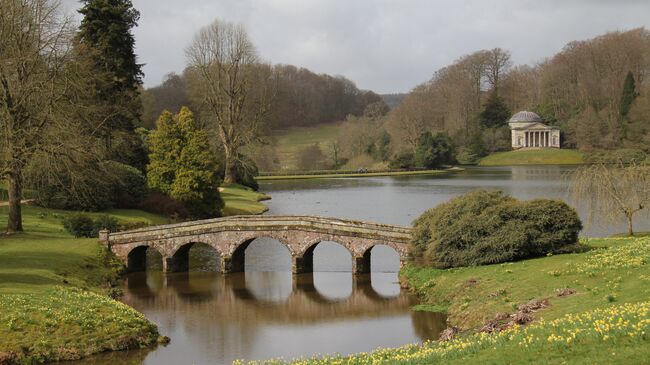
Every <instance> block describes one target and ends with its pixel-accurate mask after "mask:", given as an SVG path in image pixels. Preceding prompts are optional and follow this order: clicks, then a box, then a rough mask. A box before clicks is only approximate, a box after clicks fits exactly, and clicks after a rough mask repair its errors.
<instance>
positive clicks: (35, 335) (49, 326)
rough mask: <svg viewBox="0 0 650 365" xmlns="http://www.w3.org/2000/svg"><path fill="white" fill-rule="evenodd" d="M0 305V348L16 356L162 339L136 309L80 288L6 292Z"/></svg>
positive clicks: (66, 355) (43, 357)
mask: <svg viewBox="0 0 650 365" xmlns="http://www.w3.org/2000/svg"><path fill="white" fill-rule="evenodd" d="M0 308H2V311H0V349H2V351H5V353H9V354H10V355H11V356H12V357H14V360H15V361H16V362H18V361H19V360H21V359H27V358H29V359H30V360H36V361H39V362H41V361H52V360H72V359H78V358H81V357H83V356H86V355H88V354H92V353H97V352H102V351H108V350H124V349H129V348H138V347H143V346H146V345H150V344H152V343H154V342H155V341H156V340H157V339H158V330H157V328H156V326H155V325H153V324H152V323H151V322H149V321H148V320H147V319H146V318H145V317H144V316H143V315H142V314H141V313H139V312H138V311H136V310H135V309H133V308H131V307H129V306H128V305H126V304H123V303H120V302H118V301H115V300H113V299H111V298H109V297H107V296H103V295H99V294H96V293H93V292H89V291H84V290H81V289H76V288H70V287H55V288H54V289H50V290H47V291H45V292H42V293H31V294H6V295H2V296H0ZM6 356H9V355H6Z"/></svg>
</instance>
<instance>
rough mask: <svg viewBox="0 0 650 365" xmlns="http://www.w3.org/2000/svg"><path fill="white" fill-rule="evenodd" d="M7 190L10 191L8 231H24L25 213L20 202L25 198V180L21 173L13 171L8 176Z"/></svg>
mask: <svg viewBox="0 0 650 365" xmlns="http://www.w3.org/2000/svg"><path fill="white" fill-rule="evenodd" d="M7 191H8V192H9V221H8V222H7V233H16V232H22V231H23V215H22V211H21V205H20V202H21V200H22V199H23V181H22V176H21V175H20V173H12V174H10V175H9V177H8V178H7Z"/></svg>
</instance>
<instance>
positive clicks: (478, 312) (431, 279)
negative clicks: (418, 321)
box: [257, 237, 650, 364]
mask: <svg viewBox="0 0 650 365" xmlns="http://www.w3.org/2000/svg"><path fill="white" fill-rule="evenodd" d="M586 244H587V245H589V246H591V247H592V248H593V249H592V250H591V251H589V252H585V253H579V254H566V255H555V256H548V257H544V258H539V259H533V260H525V261H520V262H516V263H509V264H501V265H489V266H480V267H469V268H458V269H450V270H437V269H429V268H417V267H415V266H408V267H406V268H405V269H404V270H403V271H402V273H401V278H402V280H404V281H405V282H407V283H408V285H409V286H410V287H411V288H412V290H413V291H414V292H415V293H416V294H417V295H418V296H420V298H421V299H422V302H423V304H422V305H420V306H418V307H417V308H416V309H418V310H435V311H441V310H442V311H446V312H447V313H448V316H449V317H448V318H449V324H450V325H451V326H458V327H460V329H461V331H462V332H461V333H460V335H458V336H457V337H456V338H454V339H453V340H450V341H445V342H429V343H425V344H423V345H410V346H405V347H401V348H395V349H378V350H376V351H374V352H371V353H363V354H357V355H352V356H344V357H341V356H336V355H335V356H329V357H318V358H313V359H302V360H296V361H294V362H293V363H295V364H438V363H440V364H461V363H463V364H478V363H481V364H519V363H535V364H559V363H570V364H594V363H611V364H630V363H644V362H647V359H648V358H649V356H650V301H649V300H650V270H648V269H649V268H650V238H648V237H643V238H606V239H595V240H590V241H589V242H586ZM534 299H535V300H538V303H539V302H541V303H544V305H543V306H542V307H541V308H538V309H534V310H532V311H530V312H528V315H530V316H532V319H533V322H531V323H530V324H527V325H525V326H521V325H518V324H515V325H512V326H510V327H508V328H507V329H504V330H502V331H497V332H494V333H492V334H489V333H487V332H486V328H488V329H489V325H490V324H491V325H495V324H497V325H502V324H504V323H506V322H507V321H509V319H506V318H508V315H513V314H515V313H518V312H520V310H519V309H520V305H522V304H525V303H530V301H531V300H534ZM496 318H500V320H496ZM510 318H513V317H510ZM515 318H516V317H515ZM490 322H492V323H490ZM486 325H487V326H486ZM484 326H485V327H484ZM481 330H483V331H481ZM261 363H264V364H284V363H285V362H283V361H275V360H272V361H267V362H257V364H261Z"/></svg>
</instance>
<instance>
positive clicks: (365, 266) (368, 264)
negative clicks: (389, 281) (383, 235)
mask: <svg viewBox="0 0 650 365" xmlns="http://www.w3.org/2000/svg"><path fill="white" fill-rule="evenodd" d="M375 249H380V250H383V251H387V252H391V253H390V255H391V256H393V258H392V259H390V260H392V261H393V262H394V264H395V265H396V266H397V271H399V269H400V266H401V255H400V250H399V249H398V248H396V247H394V246H393V245H391V244H386V243H383V242H376V243H373V244H372V245H370V246H369V247H367V248H366V249H365V250H364V251H363V255H362V256H361V262H357V273H363V274H366V273H368V274H369V273H370V272H372V269H373V267H372V265H373V263H372V261H373V260H372V251H374V250H375ZM393 253H394V255H393Z"/></svg>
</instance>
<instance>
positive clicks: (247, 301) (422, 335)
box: [79, 271, 445, 365]
mask: <svg viewBox="0 0 650 365" xmlns="http://www.w3.org/2000/svg"><path fill="white" fill-rule="evenodd" d="M396 280H397V274H396V273H373V274H372V284H371V282H370V275H352V273H350V272H347V273H342V272H338V273H329V272H317V273H313V274H300V275H293V274H292V273H291V272H289V271H287V272H247V273H245V274H244V273H233V274H229V275H222V274H219V273H205V272H189V273H172V274H166V273H163V272H154V271H150V272H139V273H131V274H129V275H128V276H127V280H126V282H125V287H124V296H123V301H124V302H125V303H127V304H129V305H131V306H133V307H134V308H136V309H137V310H139V311H141V312H143V313H144V314H145V315H146V316H147V318H149V319H151V320H152V321H153V322H155V323H157V324H158V325H159V328H160V331H161V333H162V334H164V335H167V336H169V337H170V338H171V343H170V344H169V345H168V346H166V347H158V348H157V349H155V350H153V351H151V352H149V350H145V351H130V352H126V353H119V352H118V353H111V354H106V355H101V356H99V357H96V358H94V359H91V361H88V362H81V363H80V364H79V365H82V364H83V365H87V364H98V365H99V364H102V365H108V364H116V363H119V364H133V365H135V364H138V365H140V364H143V363H150V364H187V363H196V364H217V365H220V364H231V363H232V362H233V360H235V359H249V360H255V359H267V358H273V357H278V356H283V357H284V358H285V359H290V358H294V357H298V356H311V355H313V354H316V353H319V352H320V353H333V352H341V353H353V352H359V351H370V350H372V349H374V348H376V347H377V346H382V347H389V346H400V345H404V344H407V343H412V342H417V341H419V340H427V339H435V338H437V336H438V335H439V333H440V331H441V330H442V329H444V327H445V318H444V315H441V314H433V313H423V312H412V311H410V310H409V308H410V306H411V305H412V304H415V303H416V301H415V299H414V298H412V297H409V296H408V294H406V293H404V292H402V291H400V289H399V284H398V283H396ZM145 358H146V360H144V359H145Z"/></svg>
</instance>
